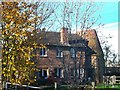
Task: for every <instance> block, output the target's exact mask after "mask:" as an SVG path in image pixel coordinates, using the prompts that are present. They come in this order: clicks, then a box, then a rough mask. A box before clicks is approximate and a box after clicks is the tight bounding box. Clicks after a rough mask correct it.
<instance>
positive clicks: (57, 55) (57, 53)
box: [56, 49, 63, 57]
mask: <svg viewBox="0 0 120 90" xmlns="http://www.w3.org/2000/svg"><path fill="white" fill-rule="evenodd" d="M56 57H63V52H62V51H61V50H60V49H57V51H56Z"/></svg>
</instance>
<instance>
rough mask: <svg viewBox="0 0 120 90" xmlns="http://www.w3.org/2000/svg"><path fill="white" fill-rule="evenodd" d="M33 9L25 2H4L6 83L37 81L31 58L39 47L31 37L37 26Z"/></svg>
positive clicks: (4, 64) (3, 27) (3, 55)
mask: <svg viewBox="0 0 120 90" xmlns="http://www.w3.org/2000/svg"><path fill="white" fill-rule="evenodd" d="M34 7H35V5H34V4H29V3H25V2H24V3H17V2H2V39H3V50H2V63H3V71H2V75H3V81H6V82H11V83H18V84H30V83H32V82H34V81H35V78H36V76H35V70H36V68H35V62H34V61H32V60H31V59H30V58H32V56H33V54H31V52H32V51H33V49H34V48H35V47H34V46H35V45H36V43H35V40H32V35H31V34H32V33H33V32H34V25H35V14H34V12H33V8H34ZM29 39H31V41H30V40H29ZM33 39H34V38H33Z"/></svg>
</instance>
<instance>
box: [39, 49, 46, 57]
mask: <svg viewBox="0 0 120 90" xmlns="http://www.w3.org/2000/svg"><path fill="white" fill-rule="evenodd" d="M40 56H47V51H46V48H40Z"/></svg>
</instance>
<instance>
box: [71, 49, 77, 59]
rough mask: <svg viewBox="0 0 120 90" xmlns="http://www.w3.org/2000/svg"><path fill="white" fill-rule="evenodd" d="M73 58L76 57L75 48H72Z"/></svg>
mask: <svg viewBox="0 0 120 90" xmlns="http://www.w3.org/2000/svg"><path fill="white" fill-rule="evenodd" d="M71 57H72V58H75V57H76V53H75V49H73V48H71Z"/></svg>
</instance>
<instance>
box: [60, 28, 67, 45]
mask: <svg viewBox="0 0 120 90" xmlns="http://www.w3.org/2000/svg"><path fill="white" fill-rule="evenodd" d="M60 42H61V43H62V44H68V28H64V27H63V28H61V33H60Z"/></svg>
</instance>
